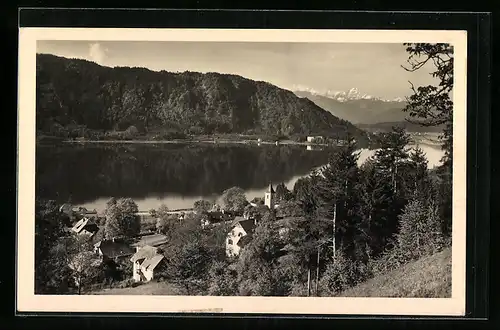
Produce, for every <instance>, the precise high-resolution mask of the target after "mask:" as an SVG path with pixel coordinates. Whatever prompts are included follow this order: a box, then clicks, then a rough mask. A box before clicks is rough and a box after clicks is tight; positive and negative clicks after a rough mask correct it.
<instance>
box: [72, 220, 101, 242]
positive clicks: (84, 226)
mask: <svg viewBox="0 0 500 330" xmlns="http://www.w3.org/2000/svg"><path fill="white" fill-rule="evenodd" d="M71 230H72V231H73V232H74V233H76V234H78V235H88V236H90V237H92V236H94V235H95V233H97V232H98V231H99V227H98V226H97V224H95V223H94V222H93V221H90V219H89V218H87V217H83V218H81V219H80V220H79V221H78V222H77V223H76V224H75V225H74V226H73V228H71Z"/></svg>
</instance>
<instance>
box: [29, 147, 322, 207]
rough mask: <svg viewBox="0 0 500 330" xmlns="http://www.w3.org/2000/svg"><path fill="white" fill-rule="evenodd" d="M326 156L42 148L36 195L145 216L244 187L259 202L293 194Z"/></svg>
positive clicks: (280, 151)
mask: <svg viewBox="0 0 500 330" xmlns="http://www.w3.org/2000/svg"><path fill="white" fill-rule="evenodd" d="M327 157H328V152H327V151H324V150H323V151H313V152H311V151H308V150H306V148H304V147H303V146H280V147H278V148H277V147H276V146H273V145H269V146H267V145H261V146H260V147H257V146H244V145H121V146H98V145H85V146H76V145H65V146H39V147H38V148H37V157H36V160H37V164H36V166H37V167H36V173H37V175H36V191H37V195H38V196H40V197H43V198H50V199H56V200H59V201H61V202H64V201H67V200H68V199H71V202H73V203H75V204H83V205H85V206H88V207H91V208H97V209H101V208H102V207H103V205H104V204H105V202H106V200H107V199H108V198H109V197H110V196H115V197H120V196H123V197H131V198H133V199H134V200H135V201H136V202H137V203H138V205H139V207H140V208H141V209H149V208H152V207H157V206H158V205H159V204H160V203H166V204H167V205H168V206H169V208H185V207H191V206H192V205H193V202H194V201H196V200H198V199H200V198H205V199H214V198H216V197H217V196H219V195H220V194H221V193H222V191H224V190H225V189H227V188H230V187H232V186H239V187H241V188H243V189H244V190H245V191H246V193H247V198H249V199H252V198H253V197H257V196H258V197H261V196H262V195H263V192H264V189H265V187H266V186H267V185H268V184H269V182H273V183H279V182H284V183H285V184H287V185H288V186H290V188H292V187H293V184H294V183H295V181H296V180H297V179H298V178H299V177H301V176H303V175H306V174H308V173H309V172H310V171H311V169H313V168H315V167H318V166H321V165H323V164H325V163H326V161H327Z"/></svg>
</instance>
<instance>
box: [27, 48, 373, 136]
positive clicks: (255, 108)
mask: <svg viewBox="0 0 500 330" xmlns="http://www.w3.org/2000/svg"><path fill="white" fill-rule="evenodd" d="M36 88H37V94H36V95H37V98H36V101H37V107H36V109H37V110H36V112H37V129H38V130H40V131H43V132H47V131H51V130H54V129H55V128H54V125H55V124H57V125H56V126H58V127H59V126H63V127H64V126H67V125H84V126H86V127H87V128H89V129H96V130H122V129H126V128H127V127H130V126H131V125H134V126H136V127H137V128H138V129H139V130H140V131H144V130H146V131H147V130H151V129H158V128H160V129H171V128H175V129H181V130H192V131H194V132H198V133H199V134H212V133H259V134H260V133H265V134H281V135H287V136H289V135H293V134H302V135H304V134H325V135H333V136H339V137H343V136H345V135H347V134H349V135H352V136H355V137H360V138H363V137H366V133H365V132H364V131H363V130H361V129H359V128H357V127H356V126H355V125H353V124H352V123H350V122H348V121H347V120H344V119H341V118H338V117H336V116H335V115H333V114H331V113H330V112H328V111H326V110H325V109H322V108H321V107H320V106H318V105H317V104H315V103H314V102H313V101H311V100H310V99H307V98H300V97H298V96H297V95H295V94H294V93H293V92H291V91H288V90H285V89H282V88H279V87H277V86H274V85H272V84H270V83H268V82H264V81H254V80H251V79H248V78H244V77H241V76H238V75H233V74H223V73H217V72H209V73H199V72H191V71H184V72H182V73H172V72H167V71H164V70H163V71H152V70H149V69H146V68H138V67H132V68H130V67H106V66H101V65H99V64H97V63H94V62H91V61H87V60H83V59H68V58H64V57H59V56H55V55H50V54H37V83H36Z"/></svg>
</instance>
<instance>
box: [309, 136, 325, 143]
mask: <svg viewBox="0 0 500 330" xmlns="http://www.w3.org/2000/svg"><path fill="white" fill-rule="evenodd" d="M323 141H324V138H323V136H321V135H317V136H308V137H307V142H308V143H322V142H323Z"/></svg>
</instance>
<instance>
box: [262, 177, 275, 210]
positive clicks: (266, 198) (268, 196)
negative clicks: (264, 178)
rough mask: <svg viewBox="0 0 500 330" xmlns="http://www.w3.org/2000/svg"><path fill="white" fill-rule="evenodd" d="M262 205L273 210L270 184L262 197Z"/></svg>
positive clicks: (271, 185)
mask: <svg viewBox="0 0 500 330" xmlns="http://www.w3.org/2000/svg"><path fill="white" fill-rule="evenodd" d="M264 205H266V206H267V207H269V209H270V210H274V189H273V184H272V183H270V184H269V187H268V188H267V190H266V193H265V195H264Z"/></svg>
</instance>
